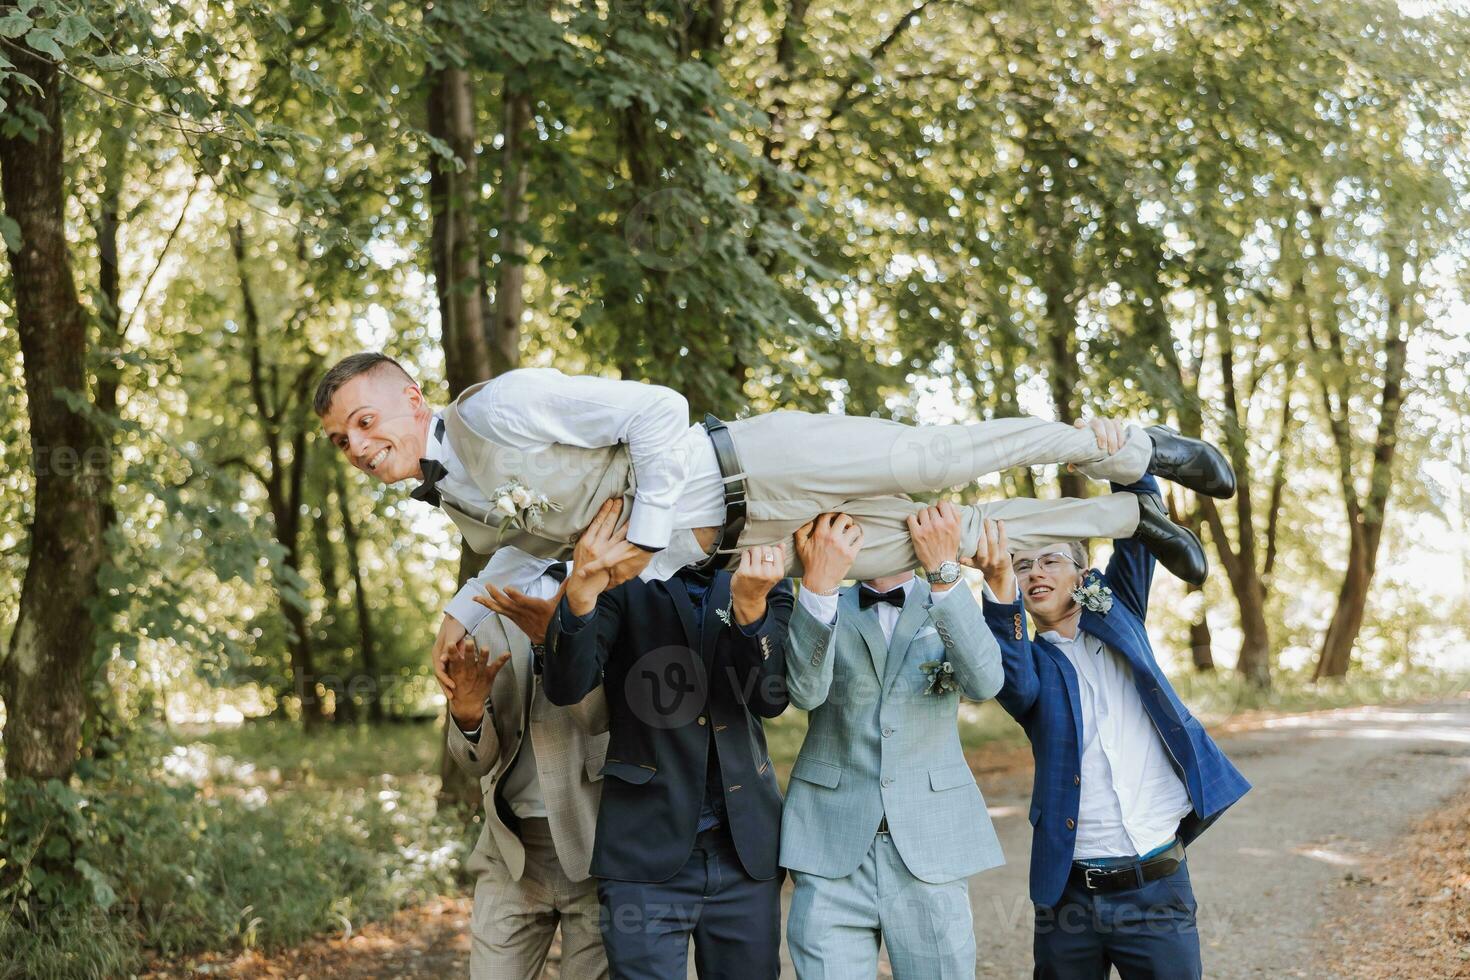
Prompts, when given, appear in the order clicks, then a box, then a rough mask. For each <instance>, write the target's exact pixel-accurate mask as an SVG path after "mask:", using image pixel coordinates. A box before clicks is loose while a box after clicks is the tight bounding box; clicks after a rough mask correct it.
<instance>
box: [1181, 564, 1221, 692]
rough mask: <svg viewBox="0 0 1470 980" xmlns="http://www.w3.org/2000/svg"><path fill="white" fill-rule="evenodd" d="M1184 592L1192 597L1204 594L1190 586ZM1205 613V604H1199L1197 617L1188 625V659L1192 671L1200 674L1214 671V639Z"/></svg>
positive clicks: (1198, 587) (1195, 587)
mask: <svg viewBox="0 0 1470 980" xmlns="http://www.w3.org/2000/svg"><path fill="white" fill-rule="evenodd" d="M1185 591H1186V592H1188V593H1190V594H1191V595H1193V594H1194V593H1197V592H1204V589H1203V588H1201V587H1200V586H1197V585H1191V586H1188V587H1187V588H1186V589H1185ZM1205 613H1206V610H1205V604H1204V603H1203V602H1201V603H1200V606H1199V615H1198V616H1196V617H1195V618H1194V622H1192V623H1190V624H1189V657H1190V661H1191V662H1192V663H1193V664H1194V669H1195V670H1198V671H1201V672H1206V671H1213V670H1214V669H1215V651H1214V639H1213V637H1212V636H1211V635H1210V620H1209V617H1208V616H1207V615H1206V614H1205Z"/></svg>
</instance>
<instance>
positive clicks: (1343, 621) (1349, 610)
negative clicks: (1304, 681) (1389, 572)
mask: <svg viewBox="0 0 1470 980" xmlns="http://www.w3.org/2000/svg"><path fill="white" fill-rule="evenodd" d="M1362 539H1363V534H1362V533H1355V534H1354V535H1353V543H1352V545H1351V546H1349V548H1348V567H1347V573H1346V574H1345V575H1343V578H1342V585H1341V586H1340V587H1339V588H1338V590H1337V606H1336V608H1334V609H1333V611H1332V621H1331V622H1329V623H1328V624H1327V633H1326V635H1325V636H1324V637H1323V638H1322V650H1321V652H1320V653H1319V654H1318V657H1317V669H1316V671H1315V672H1314V673H1313V675H1312V679H1313V680H1319V681H1320V680H1324V679H1326V678H1337V677H1343V676H1346V674H1347V672H1348V666H1349V665H1350V664H1351V663H1352V658H1353V646H1354V645H1355V644H1356V643H1357V640H1358V632H1359V631H1360V630H1361V629H1362V628H1363V615H1364V613H1365V612H1366V611H1367V606H1368V587H1369V585H1370V584H1371V583H1372V581H1373V571H1372V569H1371V568H1370V563H1369V561H1368V558H1367V550H1368V549H1367V547H1366V545H1364V544H1360V543H1359V542H1361V541H1362Z"/></svg>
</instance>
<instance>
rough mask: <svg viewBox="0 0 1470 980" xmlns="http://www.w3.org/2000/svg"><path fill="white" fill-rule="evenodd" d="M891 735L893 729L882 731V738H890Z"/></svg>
mask: <svg viewBox="0 0 1470 980" xmlns="http://www.w3.org/2000/svg"><path fill="white" fill-rule="evenodd" d="M892 734H893V729H891V728H885V729H883V737H884V738H887V737H888V736H890V735H892Z"/></svg>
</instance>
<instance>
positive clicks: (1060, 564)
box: [1011, 552, 1082, 578]
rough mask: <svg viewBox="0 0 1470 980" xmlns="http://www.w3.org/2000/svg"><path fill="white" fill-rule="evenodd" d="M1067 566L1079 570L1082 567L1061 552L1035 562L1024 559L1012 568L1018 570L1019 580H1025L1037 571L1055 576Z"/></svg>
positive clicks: (1043, 556)
mask: <svg viewBox="0 0 1470 980" xmlns="http://www.w3.org/2000/svg"><path fill="white" fill-rule="evenodd" d="M1067 565H1073V566H1075V567H1077V568H1081V567H1082V566H1081V565H1078V564H1077V563H1076V562H1075V561H1073V560H1072V559H1071V558H1070V557H1068V556H1067V555H1064V554H1061V553H1060V552H1058V553H1055V554H1050V555H1042V556H1041V557H1040V558H1037V559H1035V560H1034V561H1033V560H1032V559H1030V558H1022V559H1021V560H1020V561H1018V562H1015V563H1014V564H1013V565H1012V566H1011V567H1012V568H1014V569H1015V570H1016V576H1017V577H1018V578H1025V577H1026V576H1028V575H1030V574H1031V573H1032V572H1033V571H1034V570H1036V569H1040V570H1041V571H1043V572H1045V573H1046V574H1048V575H1054V574H1056V573H1057V572H1060V571H1061V570H1062V569H1063V568H1065V567H1066V566H1067Z"/></svg>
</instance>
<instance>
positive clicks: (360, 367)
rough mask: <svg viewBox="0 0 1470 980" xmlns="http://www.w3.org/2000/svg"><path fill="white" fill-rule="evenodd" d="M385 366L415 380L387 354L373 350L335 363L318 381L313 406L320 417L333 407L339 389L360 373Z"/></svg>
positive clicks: (348, 356) (349, 355) (352, 355)
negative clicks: (333, 400)
mask: <svg viewBox="0 0 1470 980" xmlns="http://www.w3.org/2000/svg"><path fill="white" fill-rule="evenodd" d="M384 367H393V368H396V369H397V370H398V372H399V373H400V374H402V375H403V376H404V377H405V378H407V379H408V380H409V381H413V375H411V374H409V373H408V372H407V371H406V370H404V367H403V365H402V364H399V363H398V362H397V361H395V360H393V358H391V357H389V356H388V355H387V354H383V353H380V352H378V351H373V350H365V351H360V352H358V353H356V354H348V355H347V356H346V357H344V358H342V360H340V361H338V362H337V363H336V364H333V365H332V366H331V368H329V369H328V370H327V373H326V374H324V375H322V380H321V381H319V382H317V386H316V395H315V396H314V397H313V398H312V400H311V407H312V408H313V409H315V410H316V414H317V416H318V417H320V416H323V415H326V414H327V409H329V408H331V407H332V399H333V398H335V397H337V389H339V388H341V387H342V386H343V385H345V384H346V383H347V382H349V381H351V380H352V379H353V378H355V377H357V376H358V375H360V374H367V373H368V372H369V371H377V370H379V369H381V368H384Z"/></svg>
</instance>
